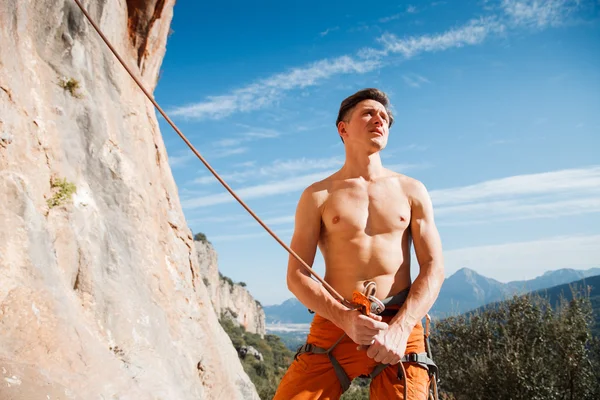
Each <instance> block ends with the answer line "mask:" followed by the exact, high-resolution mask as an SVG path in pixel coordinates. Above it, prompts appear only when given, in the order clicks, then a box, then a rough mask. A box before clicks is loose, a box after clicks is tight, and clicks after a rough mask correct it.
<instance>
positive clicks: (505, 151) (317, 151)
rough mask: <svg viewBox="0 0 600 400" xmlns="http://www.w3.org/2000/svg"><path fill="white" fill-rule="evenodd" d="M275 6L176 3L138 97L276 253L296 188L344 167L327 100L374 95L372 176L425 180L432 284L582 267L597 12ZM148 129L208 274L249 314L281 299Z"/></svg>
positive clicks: (220, 198) (519, 4)
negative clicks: (376, 118) (434, 247)
mask: <svg viewBox="0 0 600 400" xmlns="http://www.w3.org/2000/svg"><path fill="white" fill-rule="evenodd" d="M287 3H288V2H281V1H277V2H275V1H263V2H261V5H260V6H259V5H256V4H250V3H249V2H237V1H230V2H222V3H220V2H217V3H211V5H210V7H203V6H202V5H201V4H200V2H193V1H179V2H177V4H176V6H175V10H174V19H173V24H172V29H173V33H172V35H171V36H170V37H169V40H168V43H167V53H166V56H165V59H164V62H163V66H162V73H161V78H160V81H159V84H158V87H157V89H156V91H155V95H156V98H157V100H158V101H159V103H160V104H161V105H162V106H163V108H165V109H166V110H167V112H168V114H169V115H170V116H171V117H172V118H173V119H174V120H175V122H176V123H177V125H178V126H179V127H180V128H181V129H182V131H183V132H184V133H185V134H186V136H188V138H189V139H190V140H191V141H192V143H193V144H194V145H195V146H196V148H197V149H198V150H199V151H200V152H201V154H203V156H205V157H206V159H207V160H208V161H209V162H210V163H211V165H212V166H213V167H214V168H215V169H216V170H217V171H218V172H219V173H220V174H222V175H223V177H224V178H225V180H226V181H227V182H228V183H229V184H230V185H231V186H232V187H233V188H234V189H235V190H236V191H238V193H239V194H240V196H241V197H242V198H243V199H244V200H245V201H247V203H248V204H249V205H250V207H251V208H252V209H253V210H254V211H255V212H256V213H257V214H258V215H259V216H260V217H262V218H264V219H265V221H266V222H267V224H268V225H269V226H270V227H271V228H272V229H273V230H274V231H275V232H276V233H278V234H279V235H280V236H281V237H282V239H283V240H284V241H285V242H287V243H289V240H290V238H291V234H292V230H293V214H294V211H295V207H296V203H297V200H298V197H299V195H300V193H301V191H302V190H303V189H304V187H306V186H308V185H309V184H310V183H312V182H314V181H316V180H320V179H322V178H324V177H325V176H327V175H328V174H329V173H331V172H333V171H334V170H335V169H337V168H339V167H340V166H341V165H342V162H343V160H344V148H343V146H342V144H341V142H340V140H339V138H338V136H337V132H336V128H335V119H336V116H337V110H338V108H339V104H340V102H341V100H342V99H343V98H345V97H347V96H348V95H350V94H352V93H354V92H355V91H357V90H359V89H362V88H365V87H378V88H380V89H382V90H384V91H386V92H387V93H388V95H389V96H390V99H391V101H392V104H393V107H394V112H395V118H396V123H395V124H394V126H393V128H392V129H391V131H390V140H389V143H388V147H387V149H385V150H384V151H383V152H382V159H383V162H384V165H385V166H387V167H389V168H392V169H395V170H396V171H398V172H401V173H405V174H407V175H410V176H412V177H415V178H417V179H419V180H421V181H422V182H423V183H424V184H425V185H426V186H427V188H428V190H429V192H430V194H431V196H432V199H433V203H434V208H435V213H436V220H437V223H438V228H439V230H440V234H441V236H442V242H443V245H444V254H445V261H446V263H445V264H446V275H447V276H449V275H451V274H452V273H454V272H455V271H457V270H458V269H460V268H462V267H469V268H472V269H474V270H476V271H478V272H479V273H481V274H483V275H485V276H489V277H492V278H495V279H498V280H500V281H504V282H506V281H510V280H516V279H530V278H533V277H535V276H538V275H540V274H542V273H543V272H545V271H547V270H551V269H558V268H564V267H571V268H578V269H584V268H590V267H593V266H600V112H599V111H600V40H599V39H600V1H597V0H588V1H584V0H582V1H579V2H578V1H570V0H548V1H543V2H542V1H529V0H522V1H517V0H497V1H491V0H489V1H484V0H478V1H464V2H462V1H461V2H460V3H459V2H450V1H448V2H443V1H438V2H431V1H429V2H414V1H413V2H393V1H389V2H375V3H373V2H370V3H369V2H363V1H348V0H345V1H318V2H316V1H304V2H295V3H297V5H289V4H287ZM300 3H301V4H300ZM458 4H460V5H458ZM160 124H161V130H162V132H163V137H164V140H165V143H166V146H167V151H168V154H169V163H170V165H171V168H172V171H173V175H174V177H175V180H176V182H177V186H178V189H179V195H180V199H181V202H182V205H183V208H184V213H185V216H186V219H187V221H188V224H189V226H190V228H191V229H192V231H193V232H194V233H197V232H204V233H205V234H206V235H207V236H208V238H209V240H210V241H211V242H212V243H213V245H214V246H215V248H216V249H217V251H218V254H219V268H220V270H221V271H222V272H223V273H224V274H225V275H228V276H230V277H231V278H232V279H233V280H235V281H243V282H246V283H247V285H248V288H249V290H250V291H251V293H252V294H253V295H254V296H255V297H256V298H257V299H258V300H260V301H261V302H262V303H263V304H275V303H279V302H281V301H283V300H285V299H287V298H289V297H291V296H292V295H291V293H290V292H289V291H288V290H287V288H286V284H285V273H286V266H287V258H288V256H287V253H286V252H285V250H283V249H282V248H281V247H279V245H278V244H277V243H276V242H275V241H274V240H273V239H272V238H271V237H270V236H268V234H267V233H266V232H264V231H263V230H262V228H261V227H260V226H259V225H258V224H257V223H256V222H255V221H254V220H253V219H252V218H251V217H250V216H248V215H247V214H246V213H245V211H244V210H243V209H242V207H241V206H240V205H239V204H237V203H236V202H234V201H233V199H232V198H231V197H230V196H229V194H228V193H226V192H225V190H224V189H223V188H222V187H221V186H220V185H219V184H218V182H217V181H216V180H215V179H214V178H213V177H212V175H210V173H209V172H208V171H207V170H206V169H205V168H204V166H203V165H202V163H201V162H200V161H198V160H197V159H195V156H193V154H192V153H191V151H189V150H188V149H187V147H186V146H185V144H184V143H183V142H182V141H181V140H180V139H179V137H178V136H177V135H176V134H175V133H174V132H173V131H172V129H171V128H170V127H169V126H168V125H167V124H166V122H165V121H164V120H162V119H161V120H160ZM414 264H415V265H414V267H413V270H414V274H416V273H417V272H418V266H417V265H416V260H415V262H414ZM323 268H324V266H323V261H322V258H321V256H320V254H317V259H316V261H315V269H316V270H317V271H319V272H323Z"/></svg>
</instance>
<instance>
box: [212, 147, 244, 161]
mask: <svg viewBox="0 0 600 400" xmlns="http://www.w3.org/2000/svg"><path fill="white" fill-rule="evenodd" d="M247 151H248V149H247V148H246V147H233V148H225V149H220V150H216V151H213V152H212V153H211V154H210V158H224V157H229V156H235V155H238V154H244V153H246V152H247Z"/></svg>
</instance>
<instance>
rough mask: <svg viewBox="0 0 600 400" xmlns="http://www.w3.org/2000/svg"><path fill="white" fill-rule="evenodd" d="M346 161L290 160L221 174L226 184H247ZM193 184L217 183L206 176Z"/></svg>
mask: <svg viewBox="0 0 600 400" xmlns="http://www.w3.org/2000/svg"><path fill="white" fill-rule="evenodd" d="M343 163H344V161H343V160H342V159H341V158H340V157H329V158H316V159H307V158H299V159H290V160H275V161H273V162H272V163H271V164H269V165H266V166H262V167H256V166H255V165H254V164H252V166H250V167H244V169H243V170H241V171H235V172H230V173H226V174H221V176H222V177H223V179H224V180H225V181H226V182H246V181H247V180H248V179H252V178H260V177H267V178H273V177H277V176H281V175H287V174H291V173H294V172H307V171H311V170H319V169H330V168H334V167H338V166H341V165H342V164H343ZM193 183H197V184H201V185H203V184H210V183H217V181H216V180H215V179H214V177H213V176H212V175H205V176H201V177H199V178H196V179H195V180H194V181H193Z"/></svg>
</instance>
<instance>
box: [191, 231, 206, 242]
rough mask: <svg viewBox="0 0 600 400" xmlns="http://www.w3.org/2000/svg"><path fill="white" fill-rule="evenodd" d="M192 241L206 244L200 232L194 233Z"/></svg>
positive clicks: (203, 235)
mask: <svg viewBox="0 0 600 400" xmlns="http://www.w3.org/2000/svg"><path fill="white" fill-rule="evenodd" d="M194 240H195V241H196V242H202V243H208V239H207V238H206V235H205V234H204V233H202V232H198V233H196V234H195V235H194Z"/></svg>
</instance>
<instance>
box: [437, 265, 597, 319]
mask: <svg viewBox="0 0 600 400" xmlns="http://www.w3.org/2000/svg"><path fill="white" fill-rule="evenodd" d="M597 275H600V268H590V269H588V270H575V269H568V268H564V269H559V270H555V271H548V272H546V273H544V274H543V275H541V276H538V277H537V278H534V279H530V280H523V281H512V282H508V283H502V282H499V281H497V280H495V279H491V278H486V277H485V276H482V275H479V274H478V273H477V272H475V271H473V270H471V269H468V268H462V269H460V270H458V271H457V272H456V273H454V274H453V275H452V276H450V277H449V278H447V279H446V281H445V282H444V284H443V285H442V289H441V291H440V295H439V296H438V299H437V301H436V302H435V304H434V306H433V307H432V309H431V312H430V314H431V315H432V316H435V317H438V318H443V317H445V316H450V315H457V314H462V313H464V312H466V311H469V310H472V309H474V308H477V307H480V306H483V305H485V304H489V303H492V302H495V301H501V300H504V299H506V298H508V297H510V296H512V295H515V294H524V293H527V292H532V291H535V290H540V289H546V288H550V287H554V286H557V285H563V284H567V283H570V282H574V281H578V280H580V279H583V278H587V277H590V276H597Z"/></svg>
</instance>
